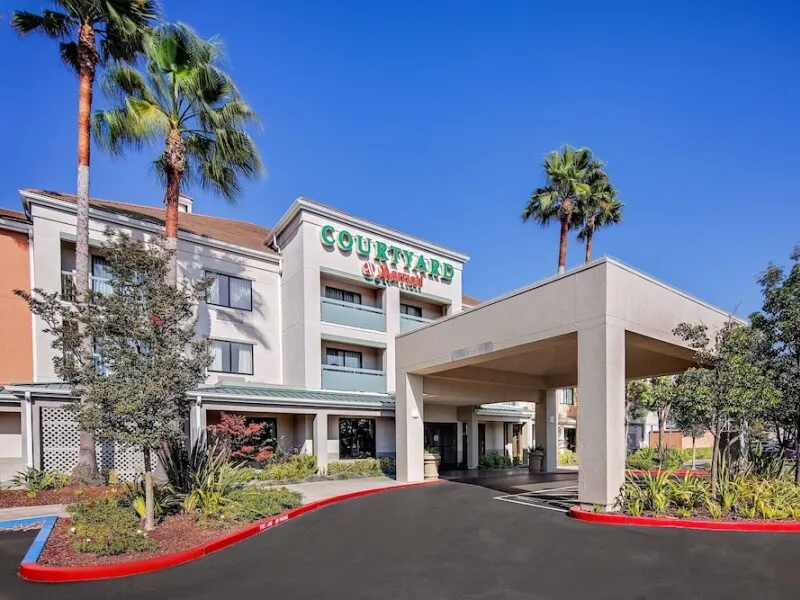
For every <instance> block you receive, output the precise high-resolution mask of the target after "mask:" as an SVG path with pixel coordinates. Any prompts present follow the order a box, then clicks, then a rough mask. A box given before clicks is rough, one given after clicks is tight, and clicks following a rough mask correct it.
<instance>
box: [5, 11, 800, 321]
mask: <svg viewBox="0 0 800 600" xmlns="http://www.w3.org/2000/svg"><path fill="white" fill-rule="evenodd" d="M2 4H3V10H4V13H5V14H4V15H3V22H2V23H0V56H2V61H3V62H2V66H3V72H4V78H5V81H6V87H5V93H3V94H2V95H0V111H1V113H2V115H3V117H2V120H0V132H2V134H3V139H4V142H5V143H4V144H3V148H4V150H3V151H2V154H3V157H2V158H3V160H2V165H3V168H2V170H0V205H2V206H6V207H13V208H18V207H19V200H18V196H17V193H16V190H17V189H19V188H21V187H41V188H48V189H57V190H63V191H67V192H74V190H75V167H74V163H75V118H76V104H77V83H76V80H75V78H74V76H73V75H72V74H70V73H69V72H68V71H67V70H66V69H64V68H63V67H62V66H61V65H60V64H59V62H58V58H57V53H56V48H55V46H54V45H53V44H52V43H49V42H47V41H45V40H41V39H36V38H30V39H26V40H19V39H18V38H17V37H16V36H15V34H13V33H12V32H11V31H10V28H9V27H8V25H7V23H8V11H7V10H5V9H6V7H8V9H10V8H19V9H30V10H38V9H40V8H41V7H43V6H47V4H48V2H47V0H4V1H3V3H2ZM206 4H208V5H211V4H213V6H214V9H213V10H206V9H204V8H202V7H203V6H204V5H206ZM162 5H163V6H164V8H165V12H166V16H167V18H168V19H170V20H182V21H185V22H187V23H190V24H192V25H193V26H194V27H195V28H196V29H197V30H198V31H199V32H200V33H201V34H203V35H205V36H211V35H214V34H218V35H219V36H221V37H222V38H223V39H224V40H225V42H226V45H227V50H228V55H229V69H230V71H231V72H232V73H233V75H234V76H235V78H236V81H237V82H238V84H239V86H240V87H241V89H242V91H243V93H244V95H245V96H246V98H247V99H248V100H249V101H250V102H251V103H252V104H253V105H254V106H255V108H256V109H257V111H258V113H259V114H260V115H261V118H262V120H263V123H264V127H263V131H262V132H260V133H259V134H258V142H259V146H260V148H261V150H262V153H263V155H264V159H265V162H266V164H267V167H268V169H269V172H270V173H269V177H268V178H267V179H265V180H264V181H260V182H256V183H253V184H250V185H248V186H247V193H246V195H245V197H244V198H243V199H242V200H241V201H240V202H239V203H238V205H237V206H235V207H231V206H227V205H226V204H224V202H222V201H221V200H218V199H216V198H213V197H210V196H208V195H206V194H204V193H202V192H201V191H198V190H190V193H191V194H192V195H193V196H194V197H195V201H196V210H197V211H199V212H207V213H210V214H215V215H220V216H228V217H233V218H240V219H245V220H250V221H255V222H258V223H261V224H264V225H266V226H270V225H272V224H273V223H274V222H275V221H276V220H277V218H278V217H279V216H280V215H281V214H282V213H283V211H285V210H286V208H287V207H288V206H289V204H290V203H291V202H292V200H293V199H294V198H295V197H297V196H299V195H303V196H307V197H310V198H314V199H317V200H320V201H322V202H325V203H328V204H332V205H335V206H337V207H339V208H341V209H343V210H345V211H348V212H351V213H354V214H357V215H359V216H362V217H364V218H367V219H370V220H373V221H376V222H378V223H382V224H385V225H389V226H392V227H395V228H397V229H400V230H402V231H406V232H408V233H411V234H414V235H418V236H421V237H423V238H427V239H430V240H432V241H435V242H438V243H440V244H443V245H445V246H449V247H452V248H454V249H457V250H460V251H463V252H465V253H467V254H469V255H470V256H471V257H472V260H471V261H470V262H469V263H468V264H467V267H466V271H465V284H464V289H465V291H467V292H468V293H471V294H473V295H476V296H479V297H481V298H488V297H491V296H495V295H498V294H501V293H503V292H506V291H509V290H511V289H513V288H516V287H520V286H523V285H525V284H527V283H529V282H532V281H534V280H537V279H540V278H542V277H545V276H548V275H551V274H552V273H553V272H554V271H555V267H556V258H557V256H556V254H557V244H558V231H557V229H556V228H555V227H553V228H551V229H548V230H541V229H538V228H536V227H535V226H533V225H527V226H523V225H522V224H521V223H520V218H519V214H520V211H521V210H522V207H523V205H524V203H525V201H526V199H527V197H528V195H529V193H530V191H531V190H532V189H533V188H534V187H536V186H537V185H540V184H541V183H542V169H541V161H542V157H543V155H544V154H545V153H546V152H547V151H548V150H551V149H554V148H557V147H559V146H560V145H562V144H564V143H570V144H573V145H587V146H590V147H591V148H592V149H594V150H595V152H596V153H597V154H598V155H599V156H600V157H601V158H603V159H605V160H606V161H607V162H608V171H609V174H610V175H611V178H612V180H613V182H614V183H615V184H616V186H617V187H618V188H619V189H620V193H621V198H622V199H623V200H624V201H625V203H626V207H625V222H624V224H623V225H621V226H619V227H617V228H615V229H613V230H610V231H604V232H602V233H600V234H599V235H598V237H597V241H596V244H595V253H596V255H598V256H599V255H602V254H610V255H613V256H616V257H618V258H621V259H622V260H624V261H626V262H628V263H630V264H632V265H633V266H635V267H637V268H639V269H642V270H644V271H646V272H648V273H650V274H652V275H655V276H656V277H659V278H661V279H663V280H665V281H667V282H669V283H671V284H673V285H675V286H677V287H680V288H682V289H685V290H686V291H688V292H690V293H692V294H695V295H697V296H699V297H701V298H703V299H705V300H708V301H710V302H712V303H713V304H716V305H719V306H721V307H723V308H726V309H738V312H739V313H740V314H743V315H746V314H747V313H749V312H750V311H751V310H754V309H756V308H758V307H759V306H760V304H759V300H760V295H759V290H758V286H757V285H756V283H755V276H756V275H757V274H758V272H759V271H760V270H761V269H763V268H764V266H765V265H766V264H767V262H768V261H770V260H774V261H777V262H779V263H784V264H785V263H786V262H788V258H787V257H788V254H789V252H790V251H791V249H792V247H793V245H794V244H795V243H797V242H798V241H800V226H799V224H800V196H799V195H798V192H797V184H796V181H797V174H798V172H800V143H799V142H798V140H800V117H798V109H799V108H800V36H798V35H797V32H796V26H797V23H798V22H800V8H798V7H797V3H796V2H789V1H785V2H780V1H777V0H774V1H772V2H750V3H748V5H745V4H739V3H733V2H710V1H704V2H697V1H690V2H677V1H673V2H660V3H653V2H638V1H636V2H635V1H630V2H602V3H598V2H585V3H584V2H569V3H553V2H547V3H545V2H534V1H533V0H531V1H504V2H482V1H478V0H475V1H461V2H445V1H443V0H442V1H440V0H431V1H423V0H414V1H405V2H401V1H399V0H397V1H388V0H363V1H356V0H343V1H338V2H333V1H328V0H317V1H306V2H303V1H299V0H293V1H289V0H287V1H269V2H260V1H255V0H252V1H247V0H228V1H226V2H213V3H211V2H195V1H192V0H162ZM97 98H98V103H102V102H103V101H104V100H103V98H102V97H101V96H99V94H98V96H97ZM152 158H154V156H153V155H152V153H149V154H148V155H146V156H145V155H133V156H131V157H130V158H129V159H127V160H122V161H120V160H117V161H113V162H112V161H110V160H109V159H107V158H106V157H104V156H103V155H102V154H101V153H100V152H99V151H96V152H95V153H94V160H93V165H92V194H93V195H95V196H99V197H105V198H112V199H119V200H127V201H131V202H138V203H146V204H153V205H159V204H160V203H161V199H162V197H163V193H162V191H161V190H160V188H159V187H158V184H157V183H156V182H155V181H154V180H153V178H152V177H151V175H150V173H149V171H148V164H149V161H150V160H152ZM582 258H583V249H582V248H581V247H580V246H579V245H578V243H577V242H575V241H574V240H570V246H569V254H568V265H569V266H573V265H577V264H579V263H580V262H581V261H582Z"/></svg>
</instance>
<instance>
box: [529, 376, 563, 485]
mask: <svg viewBox="0 0 800 600" xmlns="http://www.w3.org/2000/svg"><path fill="white" fill-rule="evenodd" d="M540 398H541V399H540V401H539V402H537V403H536V408H535V411H536V424H535V427H536V432H535V433H536V436H535V437H536V439H535V442H534V443H535V444H536V445H537V446H542V447H543V448H544V462H543V465H542V466H543V467H544V471H545V472H546V473H555V472H556V471H557V470H558V394H557V390H546V391H542V392H541V394H540Z"/></svg>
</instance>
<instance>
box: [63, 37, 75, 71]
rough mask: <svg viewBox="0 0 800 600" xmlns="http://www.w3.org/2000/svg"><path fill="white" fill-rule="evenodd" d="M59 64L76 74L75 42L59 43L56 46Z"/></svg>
mask: <svg viewBox="0 0 800 600" xmlns="http://www.w3.org/2000/svg"><path fill="white" fill-rule="evenodd" d="M58 53H59V55H60V56H61V62H62V63H64V66H66V67H69V68H70V69H72V70H73V71H75V72H76V73H77V72H78V44H76V43H75V42H61V43H60V44H59V45H58Z"/></svg>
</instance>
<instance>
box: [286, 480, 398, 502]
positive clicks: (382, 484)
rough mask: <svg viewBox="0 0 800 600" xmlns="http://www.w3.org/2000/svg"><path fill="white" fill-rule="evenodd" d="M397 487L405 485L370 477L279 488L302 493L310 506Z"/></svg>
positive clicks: (304, 500) (298, 484)
mask: <svg viewBox="0 0 800 600" xmlns="http://www.w3.org/2000/svg"><path fill="white" fill-rule="evenodd" d="M396 485H403V483H402V482H399V481H395V480H394V479H390V478H388V477H368V478H365V479H340V480H336V481H315V482H313V483H296V484H293V485H287V486H279V487H287V488H289V489H290V490H294V491H296V492H300V493H301V494H303V504H308V503H309V502H315V501H316V500H324V499H325V498H330V497H332V496H341V495H342V494H349V493H351V492H360V491H362V490H374V489H378V488H386V487H394V486H396Z"/></svg>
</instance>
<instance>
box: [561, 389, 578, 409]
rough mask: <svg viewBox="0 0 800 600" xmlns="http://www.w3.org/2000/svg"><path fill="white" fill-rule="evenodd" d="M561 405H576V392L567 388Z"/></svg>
mask: <svg viewBox="0 0 800 600" xmlns="http://www.w3.org/2000/svg"><path fill="white" fill-rule="evenodd" d="M561 404H565V405H567V406H572V405H573V404H575V390H574V389H572V388H565V389H564V395H563V396H561Z"/></svg>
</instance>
